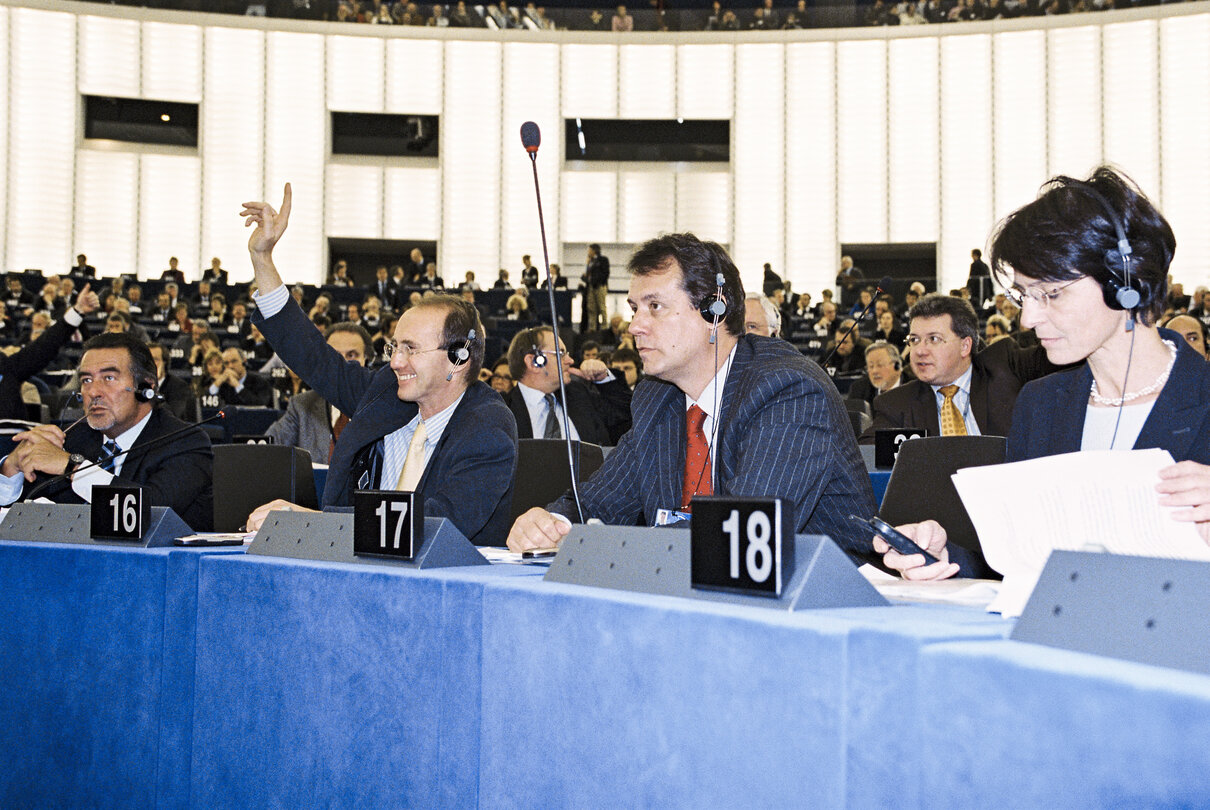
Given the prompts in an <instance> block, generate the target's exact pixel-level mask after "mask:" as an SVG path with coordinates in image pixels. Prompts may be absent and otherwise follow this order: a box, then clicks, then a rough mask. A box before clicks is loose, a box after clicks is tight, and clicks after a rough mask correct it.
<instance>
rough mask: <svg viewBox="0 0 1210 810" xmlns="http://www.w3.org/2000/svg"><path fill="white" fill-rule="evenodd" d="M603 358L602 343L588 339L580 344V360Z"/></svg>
mask: <svg viewBox="0 0 1210 810" xmlns="http://www.w3.org/2000/svg"><path fill="white" fill-rule="evenodd" d="M600 358H601V344H600V343H597V342H596V341H595V340H586V341H584V342H583V343H581V344H580V362H581V363H582V362H584V361H585V360H599V359H600Z"/></svg>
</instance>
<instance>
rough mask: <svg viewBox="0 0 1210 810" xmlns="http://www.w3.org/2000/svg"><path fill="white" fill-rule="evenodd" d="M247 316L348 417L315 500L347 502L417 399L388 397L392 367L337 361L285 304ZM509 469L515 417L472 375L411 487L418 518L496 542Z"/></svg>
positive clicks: (509, 492) (373, 476)
mask: <svg viewBox="0 0 1210 810" xmlns="http://www.w3.org/2000/svg"><path fill="white" fill-rule="evenodd" d="M252 317H253V322H254V323H255V324H256V325H257V327H258V328H259V329H260V330H261V332H263V333H264V335H265V337H266V338H268V340H269V342H270V343H271V344H272V345H273V346H274V347H275V348H276V349H277V352H278V354H279V356H280V357H281V359H282V360H283V361H284V362H285V363H286V365H288V366H289V367H290V368H292V369H294V370H295V372H296V373H298V374H299V376H301V377H302V378H303V379H304V380H305V381H306V382H307V384H308V385H310V386H311V387H312V388H314V389H315V390H316V391H318V392H319V394H320V396H322V397H323V398H324V399H326V400H327V401H328V402H330V403H331V404H333V405H335V406H336V407H337V408H339V409H340V410H341V411H342V412H344V413H347V414H350V417H351V418H350V420H349V424H348V425H346V426H345V429H344V430H343V431H341V433H340V439H339V440H337V442H336V448H335V450H334V451H333V453H332V461H331V463H330V464H329V466H328V480H327V483H326V485H325V486H324V494H323V503H324V506H351V505H352V503H353V491H354V490H356V489H371V488H373V487H376V486H380V485H381V484H380V482H379V477H380V474H381V468H382V459H383V437H384V436H386V435H387V434H388V433H391V432H393V431H395V430H398V429H399V428H401V427H403V426H404V425H406V424H407V423H408V422H410V421H411V420H412V418H413V417H415V416H416V413H417V407H416V405H415V403H412V402H403V401H401V400H400V399H399V397H398V396H396V391H397V390H398V385H399V383H398V380H397V379H396V378H395V373H394V372H393V371H391V369H390V367H388V366H383V367H382V368H379V369H377V370H372V369H368V368H364V367H362V366H359V365H357V364H356V363H347V362H345V360H344V358H343V357H341V356H340V354H339V353H338V352H337V351H336V350H334V349H333V348H332V347H331V346H329V345H328V344H327V343H326V342H325V341H324V339H323V335H321V334H320V333H319V331H318V330H316V329H315V327H314V325H313V324H312V323H311V321H310V320H309V319H308V318H307V316H306V314H305V313H304V312H303V311H302V310H301V309H299V308H298V305H297V304H295V303H294V302H293V301H289V302H287V303H286V306H285V308H284V309H283V310H282V311H281V312H279V313H277V314H276V315H274V316H273V317H272V318H268V319H266V318H264V317H263V316H262V315H261V314H260V313H259V312H258V313H256V314H255V315H253V316H252ZM516 469H517V421H516V420H515V419H514V418H513V416H512V414H511V413H509V410H508V408H507V407H506V406H505V405H504V403H503V402H502V401H501V400H500V396H499V395H498V394H497V393H496V392H495V391H493V390H492V389H490V388H488V387H487V386H486V385H484V384H483V383H481V382H473V383H471V385H470V386H469V387H468V388H467V389H466V394H465V396H463V398H462V402H461V403H459V405H458V407H457V409H456V410H455V411H454V414H453V416H452V417H451V418H450V421H449V423H448V424H447V425H446V426H445V431H444V432H443V433H442V434H441V441H440V442H438V444H437V449H436V450H435V451H434V453H433V456H432V458H430V459H429V463H428V464H427V465H425V468H424V475H423V476H422V477H421V478H420V483H419V484H418V485H417V486H416V492H417V493H418V494H419V495H420V497H421V499H422V500H423V502H424V514H425V515H426V516H428V517H445V518H449V519H450V521H451V522H452V523H453V524H454V525H455V526H457V527H458V530H459V531H461V532H462V533H463V534H464V535H466V537H467V538H468V539H469V540H470V541H471V542H472V543H475V544H476V545H481V546H502V545H504V541H505V539H506V538H507V537H508V530H509V527H510V526H511V525H512V521H511V519H510V515H511V508H512V501H513V476H514V474H515V473H516ZM393 483H394V482H390V483H389V484H387V486H388V487H389V486H392V485H393Z"/></svg>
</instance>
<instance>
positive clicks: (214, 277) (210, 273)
mask: <svg viewBox="0 0 1210 810" xmlns="http://www.w3.org/2000/svg"><path fill="white" fill-rule="evenodd" d="M202 281H212V282H214V283H215V284H221V285H223V286H224V287H225V286H227V271H226V270H219V271H218V272H217V273H215V272H214V268H212V267H207V268H206V269H205V271H203V273H202Z"/></svg>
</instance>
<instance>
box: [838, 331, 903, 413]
mask: <svg viewBox="0 0 1210 810" xmlns="http://www.w3.org/2000/svg"><path fill="white" fill-rule="evenodd" d="M865 373H866V375H865V376H864V377H862V378H861V379H859V380H854V381H853V384H852V385H851V386H850V387H849V393H848V396H846V397H845V398H846V399H860V400H864V401H865V402H873V401H874V397H876V396H878V395H879V394H885V393H886V392H887V391H890V390H891V389H892V388H898V387H899V385H900V384H901V382H902V380H903V358H902V357H900V356H899V349H897V348H895V346H894V345H893V344H891V343H887V342H886V341H885V340H879V341H875V342H874V343H871V344H870V345H869V346H866V347H865Z"/></svg>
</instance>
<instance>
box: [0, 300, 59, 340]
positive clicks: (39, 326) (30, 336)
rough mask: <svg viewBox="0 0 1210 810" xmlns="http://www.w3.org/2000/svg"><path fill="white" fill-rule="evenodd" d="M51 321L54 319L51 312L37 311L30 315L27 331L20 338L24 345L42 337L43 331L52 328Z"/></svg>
mask: <svg viewBox="0 0 1210 810" xmlns="http://www.w3.org/2000/svg"><path fill="white" fill-rule="evenodd" d="M0 306H2V304H0ZM51 323H53V321H52V320H51V317H50V315H49V314H47V313H45V312H35V313H34V314H33V315H30V316H29V326H28V327H27V328H26V329H25V332H24V333H22V335H21V337H20V338H18V340H19V342H20V343H21V345H22V346H24V345H25V344H27V343H30V342H31V341H34V340H37V339H38V338H40V337H42V333H43V332H45V331H46V330H47V329H49V328H50V325H51Z"/></svg>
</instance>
